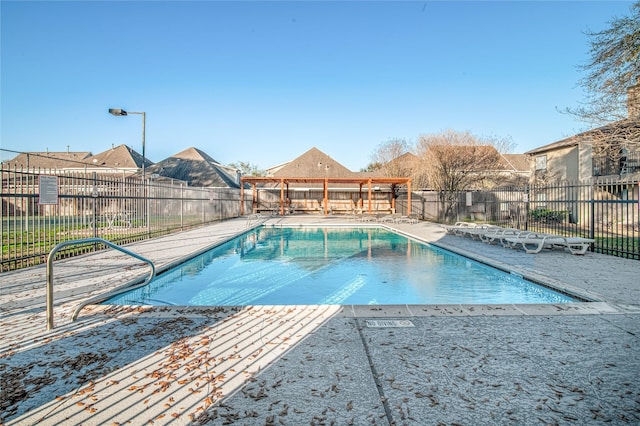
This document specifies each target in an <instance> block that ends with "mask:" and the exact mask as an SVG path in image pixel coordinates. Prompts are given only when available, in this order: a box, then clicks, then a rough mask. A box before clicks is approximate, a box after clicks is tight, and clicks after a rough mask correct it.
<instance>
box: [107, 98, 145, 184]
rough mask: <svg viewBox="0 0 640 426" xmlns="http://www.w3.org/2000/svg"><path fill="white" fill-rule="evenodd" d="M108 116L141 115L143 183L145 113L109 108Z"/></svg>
mask: <svg viewBox="0 0 640 426" xmlns="http://www.w3.org/2000/svg"><path fill="white" fill-rule="evenodd" d="M109 114H111V115H115V116H124V115H129V114H140V115H142V181H143V182H144V181H145V179H146V176H145V163H146V162H147V157H146V156H145V152H144V139H145V138H144V136H145V135H144V133H145V131H144V129H145V124H146V121H147V113H145V112H136V111H125V110H123V109H121V108H109Z"/></svg>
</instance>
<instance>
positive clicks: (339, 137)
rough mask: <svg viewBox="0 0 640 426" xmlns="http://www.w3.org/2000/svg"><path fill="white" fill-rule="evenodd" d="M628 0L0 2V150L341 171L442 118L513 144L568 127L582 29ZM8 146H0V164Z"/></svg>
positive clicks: (573, 128)
mask: <svg viewBox="0 0 640 426" xmlns="http://www.w3.org/2000/svg"><path fill="white" fill-rule="evenodd" d="M631 5H632V2H631V1H468V2H465V1H426V2H418V1H411V2H397V1H394V2H383V1H376V2H368V1H352V2H347V1H335V2H327V1H321V2H308V1H296V2H275V1H262V2H247V1H241V2H222V1H193V2H188V1H180V2H172V1H163V2H158V1H140V2H123V1H108V2H97V1H69V2H59V1H50V2H42V1H33V2H29V1H18V2H14V1H5V0H3V1H2V2H0V14H1V17H0V18H1V37H2V38H1V75H0V78H1V86H0V90H1V91H0V107H1V110H0V114H1V115H0V125H1V127H0V136H1V148H3V149H7V150H14V151H46V150H49V151H66V150H67V149H70V150H71V151H91V152H93V153H94V154H96V153H99V152H102V151H104V150H107V149H109V148H111V146H112V145H120V144H126V145H129V146H131V147H133V148H134V149H135V150H136V151H138V152H142V142H141V118H140V116H138V115H131V116H128V117H114V116H112V115H109V114H108V113H107V110H108V108H124V109H125V110H130V111H145V112H146V113H147V120H146V156H147V157H148V158H149V159H151V160H152V161H154V162H157V161H161V160H163V159H164V158H167V157H169V156H171V155H172V154H175V153H177V152H179V151H182V150H183V149H186V148H188V147H192V146H193V147H196V148H199V149H201V150H203V151H205V152H206V153H208V154H209V155H211V156H212V157H213V158H215V159H216V160H218V161H220V162H221V163H225V164H228V163H231V162H236V161H246V162H250V163H252V164H256V165H258V166H260V167H262V168H266V167H269V166H273V165H276V164H279V163H282V162H285V161H289V160H291V159H293V158H295V157H297V156H298V155H300V154H302V153H303V152H305V151H306V150H308V149H310V148H311V147H313V146H315V147H317V148H319V149H320V150H322V151H324V152H325V153H326V154H328V155H330V156H331V157H333V158H334V159H335V160H337V161H339V162H340V163H342V164H343V165H345V166H346V167H348V168H350V169H351V170H354V171H357V170H359V169H360V168H362V167H365V166H366V165H367V164H368V163H369V162H370V160H371V154H372V153H373V151H374V150H375V148H376V146H378V145H379V144H380V143H382V142H385V141H387V140H389V139H391V138H404V139H406V140H407V141H409V142H414V141H415V140H417V139H418V138H419V136H420V135H421V134H429V133H438V132H440V131H443V130H445V129H454V130H458V131H470V132H472V133H474V134H477V135H496V136H498V137H505V138H506V137H510V138H512V139H513V142H514V143H515V145H516V147H515V150H514V152H516V153H522V152H525V151H527V150H530V149H533V148H535V147H538V146H541V145H545V144H548V143H551V142H554V141H556V140H559V139H562V138H564V137H567V136H570V135H572V134H574V133H576V132H577V131H580V130H584V124H583V123H580V122H578V121H576V120H575V119H574V118H573V117H571V116H568V115H566V114H561V113H560V112H558V109H563V108H565V107H572V106H576V105H577V104H578V103H579V102H580V100H581V99H583V93H582V91H581V89H580V87H579V86H578V82H579V80H580V78H581V77H583V74H582V73H581V72H580V71H579V69H578V66H579V65H580V64H583V63H585V62H586V61H587V60H588V49H589V39H588V37H587V36H586V35H585V34H584V32H585V30H587V29H590V30H601V29H604V28H606V27H608V23H609V22H610V21H611V19H613V18H614V17H616V16H617V17H620V16H624V15H628V14H629V9H630V6H631ZM14 155H15V154H13V153H7V152H2V151H0V156H1V159H3V160H6V159H9V158H12V157H13V156H14Z"/></svg>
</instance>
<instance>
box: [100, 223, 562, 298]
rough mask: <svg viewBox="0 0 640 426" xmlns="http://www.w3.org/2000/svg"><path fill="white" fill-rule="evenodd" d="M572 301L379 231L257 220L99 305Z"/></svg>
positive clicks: (451, 255) (522, 281)
mask: <svg viewBox="0 0 640 426" xmlns="http://www.w3.org/2000/svg"><path fill="white" fill-rule="evenodd" d="M574 301H575V300H574V299H572V298H570V297H568V296H566V295H564V294H561V293H558V292H555V291H553V290H551V289H548V288H545V287H542V286H538V285H536V284H534V283H531V282H529V281H526V280H523V279H522V278H520V277H519V276H517V275H512V274H508V273H505V272H502V271H500V270H497V269H494V268H491V267H489V266H486V265H483V264H481V263H478V262H474V261H472V260H469V259H467V258H464V257H461V256H458V255H456V254H453V253H450V252H447V251H445V250H442V249H439V248H436V247H433V246H430V245H426V244H422V243H420V242H417V241H414V240H411V239H408V238H406V237H404V236H402V235H399V234H396V233H394V232H390V231H388V230H386V229H384V228H374V227H369V228H305V227H299V228H279V227H278V228H276V227H259V228H257V229H255V230H252V231H250V232H248V233H246V234H244V235H242V236H240V237H238V238H235V239H233V240H231V241H229V242H226V243H224V244H222V245H220V246H218V247H216V248H214V249H212V250H210V251H209V252H207V253H205V254H203V255H200V256H198V257H197V258H194V259H192V260H190V261H188V262H186V263H184V264H182V265H180V266H179V267H177V268H176V269H173V270H171V271H168V272H166V273H164V274H162V275H160V276H158V277H156V278H155V280H154V281H152V282H151V283H150V284H149V285H147V286H144V287H141V288H139V289H135V290H132V291H130V292H127V293H123V294H120V295H118V296H116V297H113V298H111V299H109V300H107V301H105V302H103V303H105V304H119V305H156V306H158V305H181V306H247V305H296V304H306V305H316V304H342V305H346V304H356V305H367V304H502V303H566V302H574Z"/></svg>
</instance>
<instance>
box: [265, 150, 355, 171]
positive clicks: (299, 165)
mask: <svg viewBox="0 0 640 426" xmlns="http://www.w3.org/2000/svg"><path fill="white" fill-rule="evenodd" d="M273 176H274V177H299V178H325V177H332V178H345V177H353V176H357V175H356V174H355V173H353V172H352V171H351V170H349V169H347V168H346V167H345V166H343V165H342V164H340V163H338V162H337V161H336V160H334V159H333V158H331V157H329V156H328V155H327V154H325V153H324V152H322V151H320V150H319V149H318V148H316V147H313V148H311V149H310V150H308V151H307V152H305V153H304V154H302V155H300V156H299V157H297V158H295V159H293V160H291V161H289V162H288V163H287V164H286V165H285V166H283V167H281V168H280V169H278V170H277V171H275V172H274V173H273Z"/></svg>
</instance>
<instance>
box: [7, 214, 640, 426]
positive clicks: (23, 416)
mask: <svg viewBox="0 0 640 426" xmlns="http://www.w3.org/2000/svg"><path fill="white" fill-rule="evenodd" d="M270 222H271V223H300V224H324V223H330V224H334V223H339V222H341V221H340V219H336V218H327V219H325V218H318V217H302V216H301V217H297V216H291V217H287V218H284V219H282V218H274V219H270ZM352 223H353V222H352ZM246 225H247V220H246V219H237V220H232V221H226V222H224V223H221V224H217V225H213V226H208V227H205V228H201V229H196V230H192V231H189V232H185V233H182V234H177V235H171V236H167V237H163V238H161V239H156V240H153V241H145V242H142V243H136V244H133V245H130V246H127V247H128V248H129V249H131V250H133V251H135V252H136V253H138V254H141V255H143V256H146V257H149V258H151V259H152V260H153V261H154V262H156V263H157V265H158V267H159V269H162V268H163V267H166V266H169V265H170V264H172V263H174V262H176V261H178V260H179V259H180V258H183V257H185V256H187V255H188V254H190V253H193V252H199V251H202V250H205V249H207V248H209V247H210V246H211V245H213V244H215V243H216V242H218V241H222V240H223V239H226V238H228V237H230V236H232V235H234V234H236V233H239V232H242V230H243V229H245V228H246ZM393 227H395V228H397V229H398V230H399V231H401V232H403V233H406V234H410V235H412V236H415V237H418V238H420V239H424V240H427V241H430V242H433V243H434V244H437V245H440V246H442V247H444V248H448V249H450V250H454V251H457V252H459V253H461V254H465V255H468V256H472V257H474V258H478V259H480V260H481V261H483V262H485V263H488V264H494V265H496V266H499V267H504V268H508V269H510V270H513V271H514V272H516V273H518V274H520V275H523V276H529V277H532V278H535V279H537V280H540V281H545V282H550V283H553V284H554V285H557V286H560V287H561V288H564V289H566V290H569V291H574V292H579V293H581V294H583V295H586V296H588V297H589V298H591V299H592V300H598V301H599V302H596V303H577V304H571V305H550V306H523V305H519V306H513V305H500V306H495V305H494V306H482V305H474V306H469V305H449V306H415V305H411V306H406V305H405V306H382V305H381V306H373V307H372V306H366V307H358V306H344V307H339V306H261V307H253V308H251V307H247V308H215V307H213V308H177V307H176V308H168V307H160V308H115V309H111V308H108V307H88V308H86V309H84V310H83V311H82V313H81V314H80V317H79V318H78V320H77V321H76V322H74V323H70V322H69V316H70V314H71V312H72V310H73V308H75V306H76V305H77V303H78V302H79V301H80V300H83V299H85V298H86V297H88V296H90V295H92V294H98V293H100V292H102V291H104V290H107V288H105V283H109V286H110V287H113V286H116V285H119V284H122V283H125V282H128V281H130V280H132V279H133V278H135V277H136V276H139V275H141V274H144V273H145V272H146V266H145V265H144V264H142V263H141V262H139V261H135V260H133V259H132V260H128V259H126V258H125V257H124V256H122V255H120V254H119V253H116V252H114V251H111V250H109V251H103V252H101V253H98V254H95V255H90V256H84V257H82V258H76V259H67V260H63V261H59V262H56V263H55V264H54V273H55V276H54V278H55V279H54V285H55V289H56V291H55V297H56V300H55V324H56V329H55V330H53V331H52V332H47V331H46V320H45V313H44V306H45V298H44V296H45V292H44V289H45V282H46V279H45V275H44V272H45V269H44V267H35V268H30V269H28V270H24V271H16V272H10V273H3V274H1V275H0V313H1V319H0V331H1V333H2V342H1V343H0V351H1V352H0V378H1V381H0V383H2V390H1V392H2V395H1V398H0V401H1V404H2V406H1V407H0V422H2V423H3V424H7V425H11V424H20V425H22V424H24V425H27V424H35V423H38V422H39V421H40V423H39V424H47V425H54V424H55V425H57V424H63V423H65V424H84V425H102V424H126V423H128V422H129V424H134V425H137V424H148V423H150V422H153V423H154V424H169V423H171V424H177V425H181V424H212V425H218V424H220V425H222V424H231V423H233V424H240V425H245V424H246V425H264V424H274V425H277V424H285V425H299V424H318V425H320V424H332V423H333V424H337V425H343V424H355V425H360V424H379V425H389V424H395V425H401V424H407V425H423V424H438V423H443V424H451V423H460V424H496V423H500V424H504V423H513V424H540V423H544V424H554V423H569V422H575V423H579V424H584V423H590V424H591V423H593V424H598V423H606V422H610V423H613V424H628V423H631V424H633V423H635V424H637V423H638V422H639V421H640V380H638V378H639V377H640V352H639V349H640V345H639V336H640V285H638V284H637V282H638V278H637V275H638V271H639V270H640V264H639V263H638V262H637V261H631V260H625V259H619V258H614V257H610V256H603V255H599V254H594V253H587V254H586V255H585V256H575V255H571V254H569V253H558V252H554V253H550V252H542V253H539V254H535V255H528V254H525V253H524V252H518V251H513V250H508V249H504V248H502V247H494V246H487V245H486V244H483V243H481V242H479V241H471V240H468V239H466V240H465V239H462V238H460V237H454V236H448V235H445V234H444V232H443V230H442V228H440V227H439V226H438V225H435V224H430V223H419V224H415V225H409V224H398V225H393ZM114 258H115V260H114Z"/></svg>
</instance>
